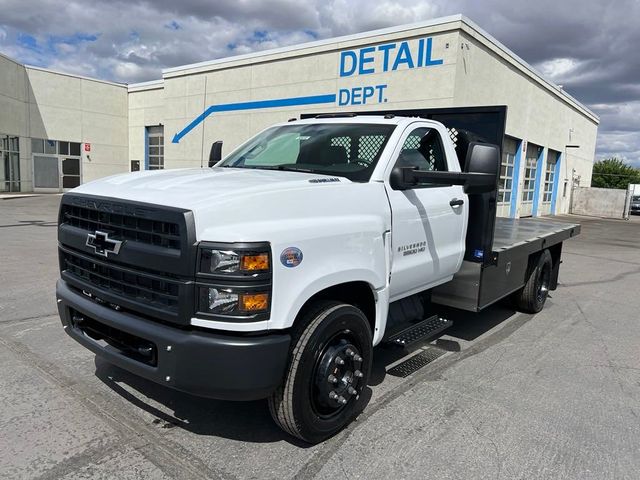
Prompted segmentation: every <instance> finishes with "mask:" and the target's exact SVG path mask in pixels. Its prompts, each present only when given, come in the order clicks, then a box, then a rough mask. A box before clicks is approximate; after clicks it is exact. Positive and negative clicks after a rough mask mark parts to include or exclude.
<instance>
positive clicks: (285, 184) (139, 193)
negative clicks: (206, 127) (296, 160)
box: [73, 168, 349, 210]
mask: <svg viewBox="0 0 640 480" xmlns="http://www.w3.org/2000/svg"><path fill="white" fill-rule="evenodd" d="M327 178H328V177H326V176H323V175H316V174H308V173H302V172H287V171H279V170H257V169H248V168H189V169H172V170H156V171H145V172H135V173H126V174H120V175H114V176H111V177H107V178H103V179H100V180H96V181H93V182H90V183H86V184H84V185H81V186H80V187H78V188H76V189H74V190H73V193H86V194H90V195H99V196H103V197H112V198H119V199H122V200H133V201H138V202H145V203H151V204H155V205H166V206H171V207H179V208H186V209H190V210H195V209H197V208H198V207H199V206H201V205H202V204H206V205H210V204H211V203H217V202H220V201H225V200H227V199H229V197H236V198H237V197H238V196H240V197H246V196H248V195H252V194H259V193H261V192H265V191H272V190H276V191H279V192H282V191H283V190H289V189H297V188H312V187H313V186H314V183H313V182H311V183H310V182H309V180H312V179H319V180H320V182H322V179H327ZM340 181H342V182H349V180H347V179H344V178H342V179H340Z"/></svg>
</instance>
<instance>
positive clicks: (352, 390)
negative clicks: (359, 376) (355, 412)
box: [347, 386, 358, 395]
mask: <svg viewBox="0 0 640 480" xmlns="http://www.w3.org/2000/svg"><path fill="white" fill-rule="evenodd" d="M347 392H349V395H355V394H356V393H358V392H357V391H356V389H355V388H353V387H351V386H350V387H349V388H347Z"/></svg>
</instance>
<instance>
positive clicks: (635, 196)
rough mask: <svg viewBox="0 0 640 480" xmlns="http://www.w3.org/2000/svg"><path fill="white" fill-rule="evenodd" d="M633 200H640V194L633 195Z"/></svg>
mask: <svg viewBox="0 0 640 480" xmlns="http://www.w3.org/2000/svg"><path fill="white" fill-rule="evenodd" d="M631 201H632V202H640V195H634V196H633V197H631Z"/></svg>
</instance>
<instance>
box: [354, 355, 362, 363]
mask: <svg viewBox="0 0 640 480" xmlns="http://www.w3.org/2000/svg"><path fill="white" fill-rule="evenodd" d="M353 361H354V362H361V361H362V357H361V356H360V355H356V356H355V357H353Z"/></svg>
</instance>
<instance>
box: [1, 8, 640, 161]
mask: <svg viewBox="0 0 640 480" xmlns="http://www.w3.org/2000/svg"><path fill="white" fill-rule="evenodd" d="M455 13H462V14H464V15H466V16H468V17H469V18H471V19H472V20H473V21H475V22H476V23H477V24H479V25H480V26H481V27H483V28H484V29H485V30H487V31H488V32H489V33H491V34H492V35H493V36H494V37H496V38H497V39H498V40H500V41H501V42H502V43H504V44H505V45H507V46H508V47H509V48H511V49H512V50H513V51H514V52H515V53H517V54H518V55H519V56H521V57H522V58H523V59H524V60H526V61H527V62H529V63H530V64H532V65H533V66H534V67H535V68H537V69H538V70H539V71H540V72H542V73H543V74H544V75H545V76H546V77H547V78H549V79H550V80H552V81H554V82H555V83H558V84H561V85H563V86H564V88H565V89H566V91H568V92H569V93H571V94H572V95H573V96H574V97H576V98H577V99H578V100H580V101H582V102H583V103H586V104H587V105H588V106H589V107H590V108H591V109H592V110H594V111H595V112H596V113H597V114H598V115H600V118H601V125H600V129H599V138H598V147H597V153H596V155H597V157H598V158H603V157H606V156H612V155H616V156H618V157H621V158H624V159H626V160H627V161H629V162H630V163H633V164H634V165H636V166H639V167H640V53H639V50H638V45H639V44H640V21H639V19H640V0H615V1H614V0H598V1H596V0H535V1H531V0H524V1H523V0H483V1H482V2H479V1H477V0H426V1H420V0H383V1H376V0H306V1H302V2H300V1H299V0H298V1H293V0H273V1H259V0H180V1H175V0H154V1H152V0H147V1H145V0H127V1H122V0H88V1H87V0H29V1H25V0H0V52H2V53H4V54H5V55H8V56H10V57H12V58H15V59H17V60H19V61H21V62H23V63H27V64H31V65H37V66H42V67H48V68H52V69H55V70H61V71H65V72H71V73H77V74H82V75H87V76H93V77H98V78H103V79H107V80H116V81H121V82H126V83H133V82H138V81H144V80H152V79H157V78H160V77H161V70H162V68H166V67H172V66H178V65H184V64H187V63H193V62H199V61H203V60H211V59H214V58H219V57H224V56H230V55H234V54H242V53H247V52H251V51H255V50H264V49H268V48H274V47H278V46H282V45H290V44H295V43H301V42H307V41H312V40H316V39H321V38H328V37H333V36H338V35H346V34H350V33H355V32H362V31H366V30H372V29H376V28H383V27H388V26H392V25H399V24H403V23H411V22H416V21H420V20H427V19H430V18H435V17H439V16H444V15H450V14H455Z"/></svg>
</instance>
